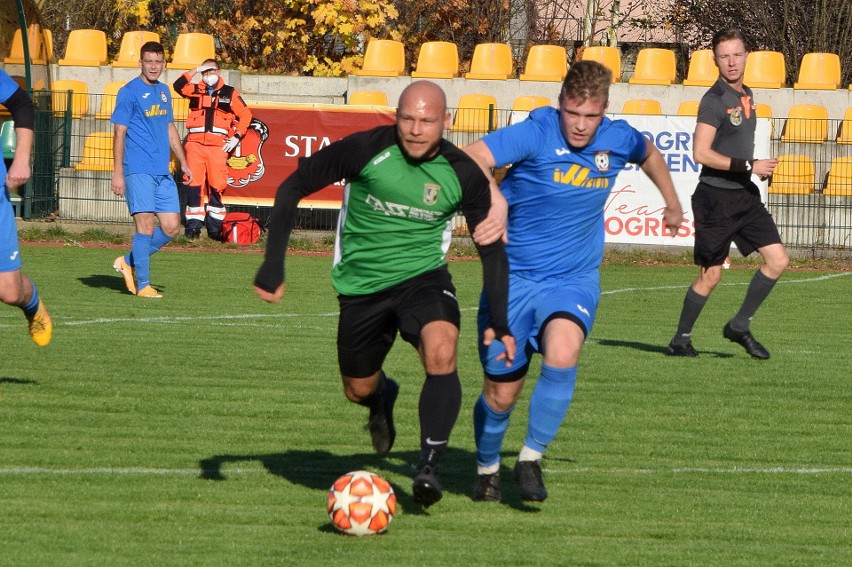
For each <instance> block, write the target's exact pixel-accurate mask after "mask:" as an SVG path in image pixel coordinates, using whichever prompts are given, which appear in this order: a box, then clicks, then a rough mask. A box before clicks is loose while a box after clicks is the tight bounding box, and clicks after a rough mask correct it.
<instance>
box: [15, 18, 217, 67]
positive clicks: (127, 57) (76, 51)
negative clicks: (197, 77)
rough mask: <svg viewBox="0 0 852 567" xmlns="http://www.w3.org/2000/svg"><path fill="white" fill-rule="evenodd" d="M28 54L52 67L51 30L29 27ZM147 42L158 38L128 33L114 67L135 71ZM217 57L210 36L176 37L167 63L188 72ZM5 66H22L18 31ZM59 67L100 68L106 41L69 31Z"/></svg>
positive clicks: (90, 32) (104, 61)
mask: <svg viewBox="0 0 852 567" xmlns="http://www.w3.org/2000/svg"><path fill="white" fill-rule="evenodd" d="M27 40H28V43H29V49H30V54H38V55H37V56H32V59H33V61H32V62H33V63H39V64H44V63H51V62H52V61H53V36H52V34H51V33H50V30H43V31H42V30H40V29H38V26H37V25H35V26H30V31H28V33H27ZM149 41H157V42H159V41H160V36H159V34H157V33H155V32H149V31H129V32H126V33H125V34H124V35H123V36H122V38H121V47H119V51H118V56H117V57H116V58H115V60H114V61H113V62H112V66H113V67H138V66H139V50H140V49H141V47H142V45H144V44H145V43H147V42H149ZM215 57H216V47H215V44H214V40H213V36H212V35H210V34H206V33H182V34H179V35H178V37H177V41H176V43H175V49H174V53H173V54H172V57H171V60H170V61H169V63H168V68H169V69H191V68H193V67H196V66H198V64H199V63H201V62H202V61H204V60H205V59H213V58H215ZM3 61H4V62H5V63H17V64H23V63H24V48H23V40H22V36H21V31H20V30H17V31H16V32H15V36H14V37H13V38H12V46H11V49H10V54H9V57H6V58H5V59H4V60H3ZM57 63H58V64H59V65H61V66H63V65H77V66H82V67H99V66H101V65H106V64H107V38H106V34H105V33H104V32H103V31H101V30H91V29H83V30H72V31H71V33H70V34H68V44H67V45H66V47H65V57H63V58H62V59H60V60H59V61H58V62H57Z"/></svg>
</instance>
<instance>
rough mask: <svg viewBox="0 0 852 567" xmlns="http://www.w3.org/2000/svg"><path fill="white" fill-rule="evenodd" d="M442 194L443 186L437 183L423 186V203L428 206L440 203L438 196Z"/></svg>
mask: <svg viewBox="0 0 852 567" xmlns="http://www.w3.org/2000/svg"><path fill="white" fill-rule="evenodd" d="M440 193H441V186H440V185H438V184H437V183H424V184H423V202H424V203H426V204H427V205H430V206H431V205H434V204H435V203H437V202H438V195H439V194H440Z"/></svg>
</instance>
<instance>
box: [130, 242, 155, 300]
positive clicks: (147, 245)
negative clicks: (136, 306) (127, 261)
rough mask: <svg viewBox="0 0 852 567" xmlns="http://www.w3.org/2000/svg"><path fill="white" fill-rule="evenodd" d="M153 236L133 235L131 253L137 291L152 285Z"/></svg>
mask: <svg viewBox="0 0 852 567" xmlns="http://www.w3.org/2000/svg"><path fill="white" fill-rule="evenodd" d="M150 250H151V235H150V234H142V233H140V232H137V233H136V234H134V235H133V243H132V244H131V245H130V253H131V254H132V255H133V262H134V268H135V269H136V289H142V288H144V287H147V286H149V285H151V255H150V254H151V252H150Z"/></svg>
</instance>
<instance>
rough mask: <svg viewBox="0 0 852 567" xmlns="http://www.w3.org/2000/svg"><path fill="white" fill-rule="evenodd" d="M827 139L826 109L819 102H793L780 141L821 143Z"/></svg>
mask: <svg viewBox="0 0 852 567" xmlns="http://www.w3.org/2000/svg"><path fill="white" fill-rule="evenodd" d="M827 140H828V110H827V109H826V108H825V107H824V106H822V105H819V104H795V105H793V106H792V107H790V113H789V114H788V116H787V121H786V122H785V123H784V130H783V131H782V132H781V141H782V142H804V143H808V144H822V143H823V142H825V141H827Z"/></svg>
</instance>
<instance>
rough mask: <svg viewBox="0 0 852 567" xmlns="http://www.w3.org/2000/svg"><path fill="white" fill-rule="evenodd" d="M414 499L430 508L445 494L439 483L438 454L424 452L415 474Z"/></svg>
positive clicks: (412, 489)
mask: <svg viewBox="0 0 852 567" xmlns="http://www.w3.org/2000/svg"><path fill="white" fill-rule="evenodd" d="M411 492H412V497H411V499H412V500H414V502H416V503H417V504H420V505H421V506H423V507H424V508H428V507H429V506H431V505H432V504H434V503H435V502H437V501H439V500H440V499H441V498H442V497H443V496H444V492H443V490H441V484H440V483H439V482H438V453H437V452H436V451H434V450H433V451H424V452H423V453H422V454H421V457H420V462H419V463H417V468H416V469H415V473H414V483H413V484H412V487H411Z"/></svg>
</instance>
